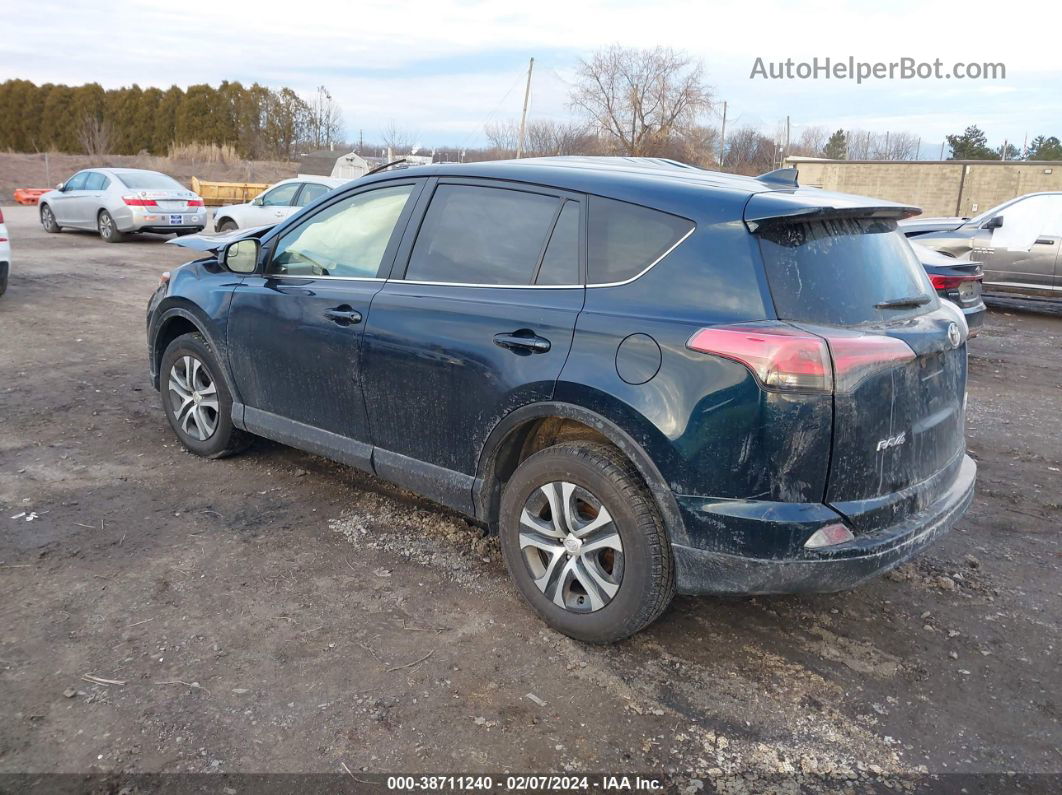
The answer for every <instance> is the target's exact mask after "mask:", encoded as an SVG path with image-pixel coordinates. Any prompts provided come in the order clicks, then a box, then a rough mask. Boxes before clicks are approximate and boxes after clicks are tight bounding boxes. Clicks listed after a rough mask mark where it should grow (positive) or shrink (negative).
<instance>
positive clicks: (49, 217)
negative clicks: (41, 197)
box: [41, 205, 55, 231]
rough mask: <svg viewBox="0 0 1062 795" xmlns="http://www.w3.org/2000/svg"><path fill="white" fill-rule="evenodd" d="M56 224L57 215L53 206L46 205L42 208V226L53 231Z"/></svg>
mask: <svg viewBox="0 0 1062 795" xmlns="http://www.w3.org/2000/svg"><path fill="white" fill-rule="evenodd" d="M54 224H55V216H54V215H53V214H52V208H51V207H48V206H47V205H45V206H44V207H42V208H41V226H43V227H44V228H45V230H46V231H51V229H52V227H53V226H54Z"/></svg>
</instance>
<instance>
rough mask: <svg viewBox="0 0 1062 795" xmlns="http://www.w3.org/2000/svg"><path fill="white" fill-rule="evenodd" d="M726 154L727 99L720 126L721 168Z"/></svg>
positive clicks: (724, 101) (724, 103) (724, 102)
mask: <svg viewBox="0 0 1062 795" xmlns="http://www.w3.org/2000/svg"><path fill="white" fill-rule="evenodd" d="M725 154H726V100H725V99H724V100H723V125H722V127H720V128H719V168H722V167H723V156H724V155H725Z"/></svg>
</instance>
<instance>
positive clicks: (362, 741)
mask: <svg viewBox="0 0 1062 795" xmlns="http://www.w3.org/2000/svg"><path fill="white" fill-rule="evenodd" d="M35 213H36V210H35V208H31V207H25V208H9V207H4V214H5V216H6V219H7V223H8V228H9V230H10V233H11V238H12V239H13V241H14V242H13V246H14V252H15V254H14V266H13V272H12V277H11V287H10V289H9V291H8V293H7V295H6V296H4V297H3V298H2V299H0V528H2V535H0V715H3V716H4V717H3V720H0V772H27V771H53V770H59V771H68V772H92V771H103V772H108V771H120V772H143V771H170V772H174V771H194V772H214V771H218V772H306V771H317V772H330V773H331V772H337V771H338V772H341V773H342V772H343V771H344V767H343V766H344V765H345V766H346V768H348V769H349V770H350V771H352V774H353V775H354V776H357V775H358V774H359V772H360V771H399V772H409V771H422V772H423V771H428V772H441V771H446V772H470V771H493V772H500V771H506V770H511V771H534V772H548V771H553V772H564V771H572V770H579V771H604V772H627V773H632V772H635V771H641V772H646V773H655V774H667V776H668V780H669V781H670V782H672V783H674V784H675V785H677V786H678V787H679V788H682V789H688V788H691V787H692V788H696V782H693V784H692V785H691V783H690V779H691V778H696V779H700V780H703V781H704V782H706V786H710V785H711V784H715V785H716V786H719V785H720V784H723V785H725V786H726V787H729V788H730V789H731V790H734V791H737V790H740V789H741V788H742V787H743V786H744V785H746V784H747V785H749V788H750V789H751V790H756V789H757V788H758V784H757V783H756V782H755V781H754V779H755V778H756V777H758V776H759V777H768V776H772V775H775V774H777V773H785V774H789V773H791V772H792V771H796V772H797V773H802V774H804V775H808V776H815V775H816V774H829V775H830V776H831V778H828V779H826V781H827V782H833V783H836V782H837V781H841V780H844V779H845V778H847V779H850V780H851V783H856V782H860V781H863V782H866V780H867V779H875V780H876V779H879V778H882V777H884V778H886V779H888V780H889V781H890V783H899V784H902V785H905V786H913V785H914V783H915V782H919V781H925V780H926V779H924V778H922V779H918V778H915V779H911V778H908V776H910V775H911V774H918V773H919V771H922V772H923V774H924V772H925V771H928V772H930V773H932V774H949V773H959V772H966V773H984V772H1001V771H1021V772H1039V773H1051V772H1054V773H1058V772H1059V771H1062V752H1060V751H1059V747H1060V745H1062V732H1060V727H1059V712H1060V704H1059V693H1060V692H1062V675H1060V660H1062V655H1060V653H1059V645H1060V640H1062V639H1060V634H1059V622H1060V611H1059V605H1060V604H1062V602H1060V597H1062V577H1060V563H1062V557H1060V554H1062V553H1060V550H1059V545H1058V541H1059V520H1060V518H1062V472H1060V469H1062V423H1060V419H1062V353H1060V352H1062V317H1058V316H1049V315H1037V314H1032V313H1022V312H1019V311H1016V310H1013V309H1007V310H1005V311H994V312H993V313H992V314H991V316H990V317H989V320H988V326H987V328H986V329H985V331H984V333H983V334H982V335H981V336H980V337H979V338H978V339H976V340H975V341H974V342H973V343H972V345H971V349H970V351H971V352H970V364H971V382H970V395H969V424H970V428H969V437H970V448H971V453H972V455H974V456H975V457H976V458H977V460H978V461H979V463H980V476H979V484H978V496H977V499H976V502H975V504H974V507H973V508H972V510H971V511H970V513H969V514H968V515H967V517H966V518H965V520H964V521H963V522H962V523H961V525H960V526H959V527H958V528H957V530H956V531H955V532H953V533H952V534H951V535H950V536H948V537H947V538H946V539H945V540H944V541H942V542H941V543H940V544H938V545H937V546H935V547H934V548H932V549H931V550H930V551H929V553H928V554H927V555H925V556H924V557H922V558H920V559H918V560H917V561H916V562H914V563H913V564H910V565H908V566H905V567H903V568H902V569H901V570H899V571H897V572H894V573H893V574H891V575H890V576H888V577H887V578H883V579H881V580H880V581H877V582H874V583H872V584H870V585H868V586H866V587H863V588H860V589H859V590H857V591H854V592H850V593H845V594H838V595H832V596H816V597H789V598H772V599H749V600H731V601H723V600H714V599H691V598H679V599H677V600H676V601H675V604H674V606H673V607H672V609H671V610H670V611H669V612H668V613H667V614H666V615H665V616H664V617H663V618H662V619H661V620H660V621H659V622H658V623H656V624H655V625H654V626H653V627H651V628H650V629H649V630H648V631H645V632H643V633H642V634H640V635H638V636H637V637H635V638H633V639H632V640H629V641H627V642H625V643H622V644H619V645H616V646H613V647H610V648H598V647H589V646H584V645H581V644H579V643H577V642H574V641H571V640H569V639H567V638H565V637H562V636H560V635H557V634H554V633H552V632H550V631H548V630H547V629H546V628H545V627H544V625H543V624H541V623H540V622H539V621H538V619H536V618H535V617H534V616H533V615H532V614H531V613H530V612H529V611H528V610H527V609H526V608H525V607H524V606H523V604H522V603H521V602H520V600H519V598H518V596H517V594H516V592H515V590H514V588H513V587H512V586H510V584H509V582H508V580H507V577H506V574H505V570H504V567H503V565H502V563H501V561H500V559H499V553H498V547H497V544H496V543H495V541H494V540H493V539H484V538H481V537H480V533H479V531H478V530H477V529H475V528H473V527H471V526H469V525H468V524H467V523H465V522H464V521H463V520H461V519H460V518H459V517H456V516H454V515H452V514H449V513H447V512H445V511H443V510H439V509H436V508H434V507H432V506H431V505H430V504H426V503H423V502H420V501H418V500H417V499H416V498H414V497H411V496H410V495H408V494H406V493H403V492H400V491H398V490H396V489H394V488H392V487H390V486H388V485H387V484H385V483H382V482H380V481H378V480H376V479H374V478H372V477H369V476H366V475H362V474H359V473H357V472H355V471H353V470H350V469H347V468H345V467H342V466H338V465H335V464H332V463H329V462H328V461H325V460H322V459H320V458H315V457H313V456H310V455H306V454H303V453H300V452H297V451H295V450H291V449H288V448H284V447H281V446H279V445H275V444H272V443H266V442H260V443H258V444H257V445H256V446H255V447H253V448H252V449H251V450H250V451H249V452H247V453H246V454H244V455H242V456H240V457H237V458H233V459H229V460H225V461H202V460H199V459H197V458H194V457H193V456H191V455H189V454H187V453H185V452H183V450H182V449H181V448H180V447H179V445H178V444H177V443H176V441H175V439H174V437H173V436H172V435H171V433H170V430H169V427H168V426H167V424H166V421H165V419H164V417H163V414H162V411H161V409H160V408H159V399H158V395H157V394H156V393H155V391H154V390H153V389H152V388H151V386H150V384H149V382H148V378H147V365H146V361H145V358H146V354H145V343H144V309H145V303H146V300H147V296H148V294H149V293H150V292H151V290H152V289H153V288H154V286H155V284H156V283H157V279H158V274H159V272H160V271H162V270H163V269H165V268H167V267H169V266H173V265H175V264H177V263H179V262H181V261H182V260H183V259H184V258H185V257H184V256H183V255H182V253H181V251H180V250H179V249H177V248H175V247H172V246H165V245H162V242H161V239H159V238H151V239H146V238H145V239H143V240H138V241H134V242H130V243H126V244H122V245H107V244H105V243H102V242H101V241H99V240H98V238H96V237H95V236H92V235H88V234H81V233H70V232H68V233H63V234H62V235H55V236H49V235H45V234H44V233H43V232H42V231H41V230H40V228H39V226H38V225H37V224H36V214H35ZM30 519H32V521H30ZM86 675H89V676H92V677H98V678H102V679H104V680H112V681H113V682H118V683H120V684H115V683H111V684H108V683H106V682H102V683H93V682H90V681H88V680H87V678H86ZM750 779H753V781H751V782H750ZM944 780H945V781H946V780H948V779H944ZM952 780H953V781H954V779H952ZM761 781H762V779H761Z"/></svg>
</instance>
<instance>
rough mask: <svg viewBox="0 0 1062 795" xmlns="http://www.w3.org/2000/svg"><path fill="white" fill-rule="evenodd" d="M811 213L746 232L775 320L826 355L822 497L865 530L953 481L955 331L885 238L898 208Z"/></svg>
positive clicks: (960, 402) (902, 249)
mask: <svg viewBox="0 0 1062 795" xmlns="http://www.w3.org/2000/svg"><path fill="white" fill-rule="evenodd" d="M757 198H759V196H757V197H754V198H753V201H755V199H757ZM750 206H752V202H750ZM761 209H762V208H761ZM819 210H820V211H819V212H817V213H814V214H807V215H804V216H800V215H799V214H798V215H797V216H796V217H794V216H793V215H789V216H788V217H783V218H774V219H771V218H765V217H762V216H763V215H764V214H763V213H761V217H760V218H759V219H758V220H757V222H755V223H754V224H750V227H751V228H753V229H754V231H755V233H756V237H757V238H758V240H759V247H760V251H761V253H762V256H763V262H764V266H765V272H766V276H767V282H768V286H769V288H770V292H771V296H772V298H773V301H774V305H775V309H776V311H777V314H778V317H779V319H780V320H783V321H785V322H787V323H789V324H790V325H793V326H796V327H798V328H800V329H802V330H804V331H805V332H810V333H812V334H815V335H817V336H819V337H821V338H823V339H825V340H826V343H827V346H828V348H829V352H830V358H831V360H832V365H833V393H834V397H833V402H834V418H833V439H832V450H831V456H830V468H829V475H828V478H827V486H826V493H825V495H824V501H825V502H826V503H828V504H829V505H830V506H831V507H833V508H834V509H836V510H837V511H838V512H840V513H841V514H843V515H844V516H845V517H846V518H847V519H848V520H849V524H850V526H851V528H852V530H853V531H854V532H856V533H857V534H865V533H871V532H874V531H876V530H879V529H882V528H884V527H887V526H888V525H891V524H893V523H895V522H898V521H901V520H903V519H904V518H905V517H907V516H909V515H911V514H912V513H916V512H918V511H919V510H922V509H924V508H925V507H927V506H928V505H929V504H930V503H931V502H932V501H933V499H934V497H935V496H937V495H939V494H941V493H942V492H943V491H944V490H946V488H947V486H948V485H950V483H951V481H952V480H953V479H954V477H955V476H956V475H957V473H958V469H959V466H960V465H961V463H962V458H963V452H964V449H965V442H964V395H965V390H966V346H965V340H966V336H967V329H966V324H965V321H964V319H963V317H962V313H961V312H960V311H959V310H958V308H957V307H954V306H952V305H950V304H949V303H947V302H942V301H940V299H939V298H938V297H937V295H936V293H935V291H934V290H933V288H932V285H931V284H930V281H929V278H928V277H927V275H926V273H925V271H924V270H923V268H922V266H921V264H920V263H919V261H918V258H917V257H916V256H915V254H914V252H913V251H912V250H911V247H910V244H909V243H908V242H907V241H906V239H905V238H904V237H903V235H902V234H901V233H900V232H898V231H897V225H896V218H895V216H902V214H903V212H904V210H902V209H901V210H893V211H891V212H890V211H889V210H887V209H886V210H881V209H880V208H879V209H877V210H874V209H870V208H868V209H867V210H866V212H865V213H864V214H861V212H860V211H859V210H858V209H857V208H854V207H850V208H846V209H845V210H844V211H843V212H839V213H836V214H833V215H831V213H830V212H829V211H828V208H826V209H824V208H819ZM890 215H892V216H894V217H890Z"/></svg>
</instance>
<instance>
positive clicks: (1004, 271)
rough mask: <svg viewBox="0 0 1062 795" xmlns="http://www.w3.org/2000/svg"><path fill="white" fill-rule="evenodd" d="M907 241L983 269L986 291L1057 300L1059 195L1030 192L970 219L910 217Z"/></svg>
mask: <svg viewBox="0 0 1062 795" xmlns="http://www.w3.org/2000/svg"><path fill="white" fill-rule="evenodd" d="M900 229H901V231H903V233H904V234H905V235H907V237H909V238H911V239H912V240H917V241H918V242H919V243H921V244H923V245H925V246H927V247H929V248H932V249H935V250H936V251H939V252H941V253H942V254H945V255H947V256H951V257H956V258H959V259H974V260H977V261H979V262H980V263H981V265H982V267H983V268H984V287H985V291H986V292H989V293H991V292H1000V293H1019V294H1023V295H1027V296H1033V297H1046V298H1056V299H1058V298H1062V255H1060V254H1059V249H1060V248H1062V193H1030V194H1027V195H1025V196H1019V197H1018V198H1016V199H1012V200H1010V201H1008V202H1004V203H1003V204H1000V205H998V206H996V207H993V208H992V209H991V210H987V211H986V212H983V213H981V214H980V215H978V216H976V217H975V218H914V219H912V220H910V221H905V222H902V223H901V224H900Z"/></svg>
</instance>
